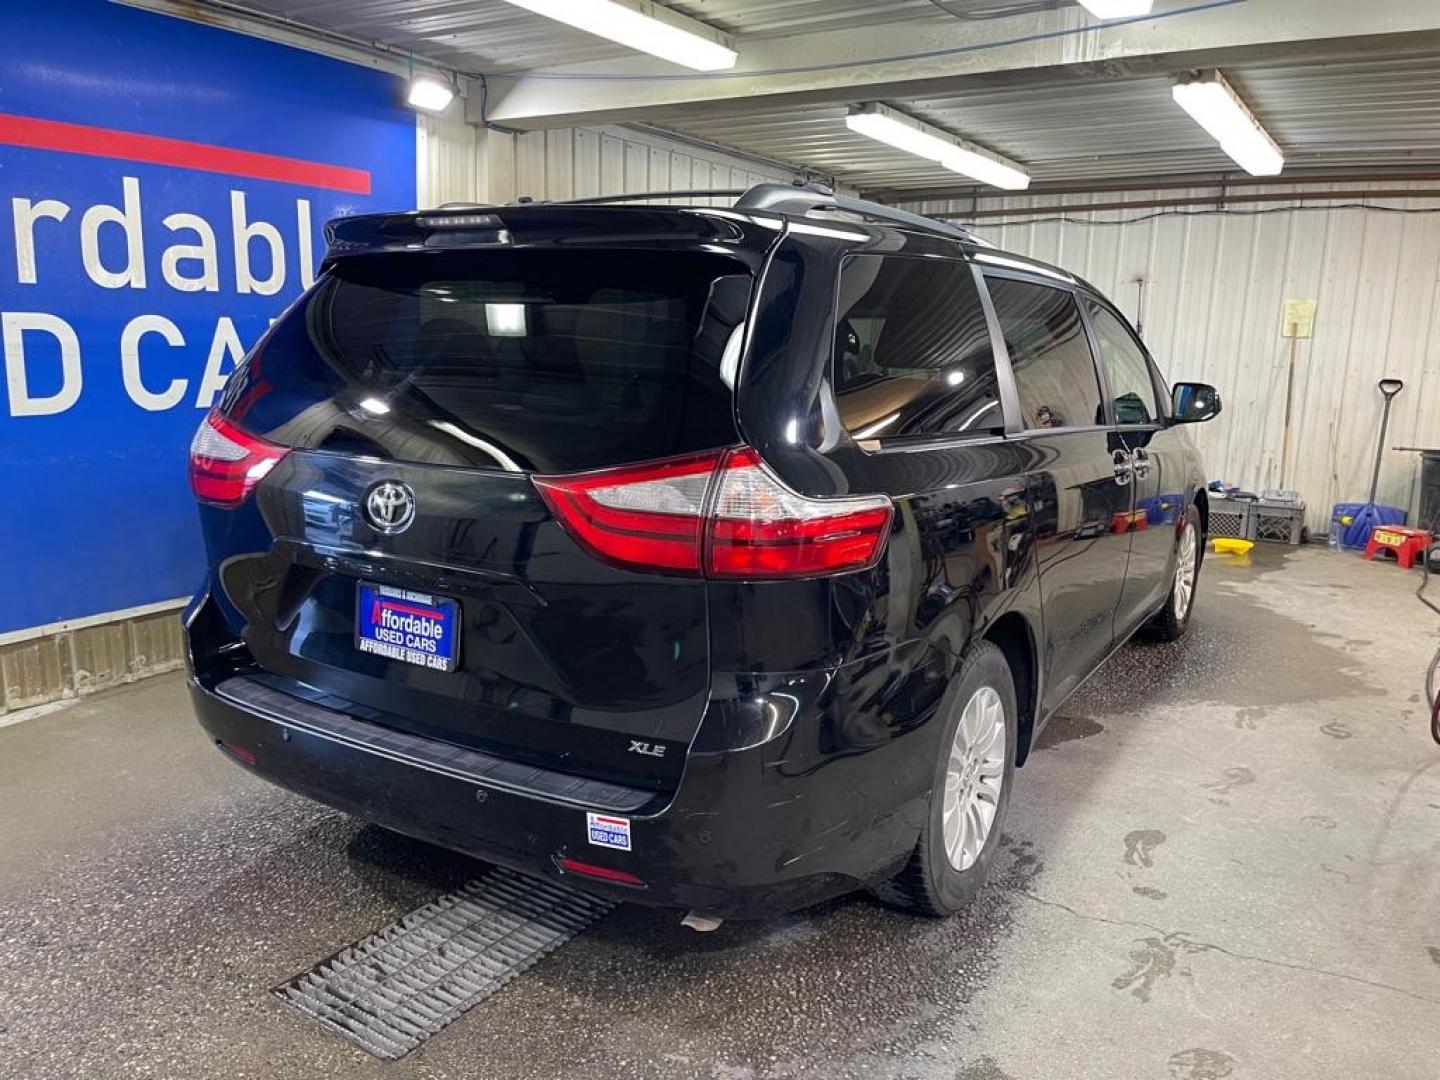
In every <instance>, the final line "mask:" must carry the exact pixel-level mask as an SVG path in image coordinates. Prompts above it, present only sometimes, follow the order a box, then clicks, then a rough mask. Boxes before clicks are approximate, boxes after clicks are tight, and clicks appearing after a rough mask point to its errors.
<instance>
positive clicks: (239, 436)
mask: <svg viewBox="0 0 1440 1080" xmlns="http://www.w3.org/2000/svg"><path fill="white" fill-rule="evenodd" d="M289 452H290V451H289V450H287V449H286V448H285V447H283V446H276V445H275V444H273V443H268V442H266V441H265V440H264V439H258V438H256V437H255V436H254V435H251V434H250V433H249V432H248V431H245V430H244V429H243V428H240V427H237V426H236V425H235V424H232V423H231V422H230V421H229V420H227V419H226V418H225V417H224V416H222V415H221V414H220V413H219V412H218V411H215V412H211V413H210V414H209V415H208V416H206V417H205V419H204V420H202V421H200V426H199V427H198V428H196V429H195V438H193V439H192V440H190V489H191V490H192V491H194V492H195V496H196V498H198V499H199V500H200V501H201V502H207V503H212V504H213V505H215V506H239V505H240V504H241V503H242V502H244V501H245V497H246V496H247V495H249V494H250V492H251V490H252V489H254V487H255V485H256V484H258V483H260V481H261V480H263V479H265V475H266V474H267V473H268V472H269V471H270V470H271V469H273V468H274V467H275V466H276V465H278V464H279V463H280V460H281V459H282V458H283V457H284V456H285V455H286V454H288V453H289Z"/></svg>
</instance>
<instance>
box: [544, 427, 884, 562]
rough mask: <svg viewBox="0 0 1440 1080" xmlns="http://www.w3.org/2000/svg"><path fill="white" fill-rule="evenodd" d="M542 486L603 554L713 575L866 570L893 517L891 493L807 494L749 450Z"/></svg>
mask: <svg viewBox="0 0 1440 1080" xmlns="http://www.w3.org/2000/svg"><path fill="white" fill-rule="evenodd" d="M534 482H535V486H536V487H537V488H538V489H539V491H540V494H541V495H542V496H543V497H544V499H545V501H546V503H547V504H548V505H549V507H550V509H551V511H552V512H553V513H554V514H555V516H556V518H557V519H558V520H559V521H560V524H561V525H562V526H563V527H564V528H565V530H566V531H567V532H568V533H569V534H570V535H571V536H572V537H573V538H574V539H575V541H576V542H577V543H578V544H580V546H581V547H583V548H585V549H586V550H587V551H589V552H590V553H591V554H592V555H594V556H596V557H597V558H600V559H602V560H604V561H606V562H610V563H614V564H616V565H620V566H625V567H629V568H633V569H639V570H657V571H661V572H665V573H671V574H682V575H690V576H700V575H703V576H705V577H709V578H746V579H755V578H804V577H819V576H823V575H826V574H839V573H844V572H847V571H851V570H862V569H865V568H866V567H869V566H873V565H874V564H875V562H876V560H877V559H878V558H879V557H880V551H881V549H882V548H883V547H884V544H885V537H886V535H887V534H888V533H889V530H890V521H891V516H892V513H893V509H892V507H891V504H890V500H889V499H888V498H886V497H885V496H883V495H864V496H856V497H850V498H839V499H814V498H809V497H807V496H804V495H799V494H797V493H796V492H794V491H791V490H790V489H789V488H788V487H786V486H785V485H784V484H783V483H781V481H780V480H779V479H778V478H777V477H776V476H774V475H773V474H772V473H771V472H770V471H769V470H768V469H767V468H766V467H765V465H764V464H763V463H762V462H761V460H760V457H759V455H758V454H756V453H755V451H754V450H752V449H750V448H749V447H738V448H735V449H731V450H717V451H712V452H709V453H704V454H691V455H687V456H685V457H679V458H669V459H667V460H664V461H656V462H649V463H646V464H643V465H635V466H625V467H622V468H618V469H602V470H599V471H597V472H589V473H576V474H571V475H568V476H537V477H534ZM707 500H708V501H707Z"/></svg>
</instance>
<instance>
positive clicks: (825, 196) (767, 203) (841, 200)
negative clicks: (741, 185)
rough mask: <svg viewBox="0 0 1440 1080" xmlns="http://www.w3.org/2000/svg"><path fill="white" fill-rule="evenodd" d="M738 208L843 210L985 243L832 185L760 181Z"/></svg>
mask: <svg viewBox="0 0 1440 1080" xmlns="http://www.w3.org/2000/svg"><path fill="white" fill-rule="evenodd" d="M735 209H736V210H774V211H779V212H781V213H785V212H789V213H808V212H809V211H811V210H843V211H845V212H847V213H851V214H858V215H860V216H861V217H866V218H873V219H875V220H877V221H887V222H889V223H891V224H892V225H908V226H910V227H911V228H912V229H924V230H925V231H926V232H932V233H939V234H940V235H941V236H949V237H952V238H953V239H956V240H965V241H967V242H969V243H972V244H973V243H983V241H982V240H980V239H979V237H977V236H976V235H975V234H974V233H972V232H971V231H970V230H969V229H964V228H961V227H960V226H959V225H952V224H950V223H949V222H948V221H939V220H937V219H935V218H931V217H925V216H924V215H923V214H912V213H911V212H910V211H909V210H900V209H897V208H896V207H893V206H886V205H885V204H884V203H877V202H871V201H870V200H868V199H855V198H852V197H850V196H849V195H837V194H835V193H834V192H833V191H831V190H830V189H829V188H827V187H822V186H820V185H819V184H809V185H803V186H802V185H799V184H756V185H755V186H754V187H752V188H751V189H750V190H749V191H747V192H745V193H744V194H743V195H741V196H740V198H739V199H738V200H737V201H736V203H735Z"/></svg>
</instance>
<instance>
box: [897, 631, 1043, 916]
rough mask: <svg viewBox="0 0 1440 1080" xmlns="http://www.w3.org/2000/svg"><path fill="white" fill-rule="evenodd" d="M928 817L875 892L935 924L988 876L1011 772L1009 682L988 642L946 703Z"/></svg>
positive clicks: (1012, 743) (958, 679) (1012, 725)
mask: <svg viewBox="0 0 1440 1080" xmlns="http://www.w3.org/2000/svg"><path fill="white" fill-rule="evenodd" d="M945 710H946V711H945V713H944V715H945V716H946V721H945V729H944V731H943V733H942V737H941V742H940V752H939V754H938V758H939V760H938V761H937V762H936V767H935V778H934V783H933V785H932V787H931V794H930V813H929V816H928V817H927V819H926V822H925V827H924V829H922V830H921V833H920V841H919V843H918V844H916V846H915V852H914V854H913V855H912V856H911V858H910V862H909V863H908V864H907V865H906V867H905V869H904V870H902V871H901V872H900V873H899V874H898V875H896V876H895V877H894V878H892V879H891V880H890V881H887V882H885V883H884V884H883V885H880V886H878V887H877V888H876V889H875V894H876V895H877V896H879V897H880V899H882V900H884V901H885V902H886V903H890V904H894V905H895V906H897V907H903V908H906V909H907V910H910V911H917V912H920V913H921V914H925V915H931V916H935V917H943V916H946V915H951V914H953V913H955V912H956V911H959V910H960V909H961V908H962V907H964V906H965V905H966V904H968V903H969V902H970V901H971V900H973V899H974V898H975V894H976V893H978V892H979V891H980V887H981V886H982V885H983V884H984V883H985V878H986V876H987V875H988V874H989V872H990V864H991V863H992V862H993V861H994V858H995V851H996V849H997V848H998V847H999V846H1000V831H1001V828H1002V827H1003V825H1004V823H1005V813H1006V810H1007V808H1008V807H1009V804H1010V788H1011V779H1012V777H1013V775H1014V771H1015V736H1016V716H1017V711H1016V705H1015V681H1014V679H1013V678H1012V677H1011V674H1010V665H1009V664H1007V663H1006V662H1005V655H1004V654H1003V653H1002V652H1001V651H1000V650H999V649H998V648H996V647H995V646H994V645H993V644H991V643H990V642H988V641H987V642H981V643H979V644H978V645H976V646H975V647H974V648H973V649H972V650H971V652H970V655H969V657H968V658H967V659H966V661H965V663H964V664H963V665H962V667H961V669H960V672H959V674H958V675H957V676H956V678H955V681H954V683H953V684H952V687H951V693H950V694H949V695H948V696H947V698H946V706H945Z"/></svg>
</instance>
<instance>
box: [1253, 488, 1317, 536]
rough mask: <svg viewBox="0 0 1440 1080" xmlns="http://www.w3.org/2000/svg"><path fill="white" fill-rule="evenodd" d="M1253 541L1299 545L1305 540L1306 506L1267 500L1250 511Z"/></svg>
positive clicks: (1260, 502) (1258, 503)
mask: <svg viewBox="0 0 1440 1080" xmlns="http://www.w3.org/2000/svg"><path fill="white" fill-rule="evenodd" d="M1250 528H1251V529H1252V530H1253V534H1252V536H1251V539H1253V540H1270V541H1273V542H1275V543H1277V544H1298V543H1300V541H1301V540H1303V539H1304V538H1305V504H1304V503H1301V504H1300V505H1299V506H1290V505H1288V500H1287V502H1285V503H1274V502H1270V501H1268V500H1265V499H1261V500H1260V501H1259V502H1257V503H1256V504H1255V505H1254V507H1252V508H1251V511H1250Z"/></svg>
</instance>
